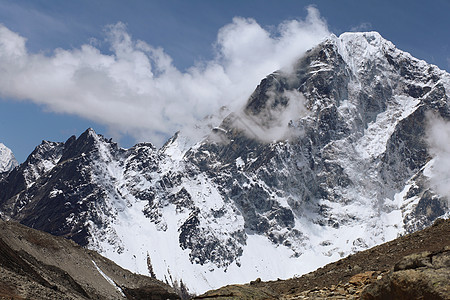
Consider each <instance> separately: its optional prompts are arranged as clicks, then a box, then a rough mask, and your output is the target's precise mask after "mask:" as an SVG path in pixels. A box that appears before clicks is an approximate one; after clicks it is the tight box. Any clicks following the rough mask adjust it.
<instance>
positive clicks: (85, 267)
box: [0, 220, 179, 299]
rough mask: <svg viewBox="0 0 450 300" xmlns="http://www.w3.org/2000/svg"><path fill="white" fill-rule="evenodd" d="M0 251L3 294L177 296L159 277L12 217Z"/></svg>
mask: <svg viewBox="0 0 450 300" xmlns="http://www.w3.org/2000/svg"><path fill="white" fill-rule="evenodd" d="M0 254H1V255H0V270H1V272H0V298H2V299H179V296H178V295H177V294H176V293H175V291H174V290H173V289H172V288H171V287H169V286H168V285H166V284H164V283H162V282H160V281H158V280H156V279H153V278H150V277H146V276H142V275H136V274H133V273H131V272H129V271H127V270H124V269H122V268H120V267H119V266H117V265H116V264H115V263H113V262H112V261H110V260H108V259H106V258H104V257H102V256H100V255H99V254H97V253H96V252H94V251H89V250H86V249H83V248H82V247H80V246H79V245H77V244H75V243H74V242H72V241H69V240H67V239H64V238H60V237H55V236H52V235H50V234H47V233H43V232H39V231H37V230H34V229H30V228H27V227H25V226H22V225H20V224H17V223H14V222H5V221H1V220H0ZM136 295H139V297H136Z"/></svg>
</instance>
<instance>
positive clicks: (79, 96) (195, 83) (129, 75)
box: [0, 7, 329, 145]
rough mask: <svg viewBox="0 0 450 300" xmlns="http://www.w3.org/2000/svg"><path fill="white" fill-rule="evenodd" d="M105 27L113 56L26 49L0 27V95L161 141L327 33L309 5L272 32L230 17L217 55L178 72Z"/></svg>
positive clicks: (154, 50) (156, 51)
mask: <svg viewBox="0 0 450 300" xmlns="http://www.w3.org/2000/svg"><path fill="white" fill-rule="evenodd" d="M106 32H107V41H108V43H109V45H110V50H111V53H102V52H101V51H100V50H99V49H98V48H97V47H95V46H93V45H87V44H86V45H82V46H81V47H80V48H77V49H71V50H64V49H55V50H54V51H53V53H52V54H51V55H44V54H41V53H38V54H35V53H29V52H28V51H27V49H26V39H25V38H24V37H21V36H20V35H18V34H17V33H14V32H12V31H10V30H9V29H8V28H6V27H5V26H3V25H0V95H1V96H3V97H10V98H15V99H27V100H31V101H33V102H35V103H38V104H43V105H45V106H46V107H47V108H48V109H49V110H51V111H55V112H63V113H69V114H75V115H78V116H81V117H84V118H87V119H90V120H94V121H96V122H98V123H102V124H105V125H107V126H108V127H109V128H110V129H111V130H112V131H114V132H116V133H119V134H120V133H125V132H127V133H129V134H131V135H133V136H134V137H135V138H136V139H137V140H147V141H152V142H154V143H155V144H159V145H160V144H161V143H162V142H163V141H164V140H165V139H166V138H167V137H168V136H170V135H172V134H173V133H174V132H175V131H177V130H179V129H181V128H185V127H186V126H192V125H193V124H195V123H197V122H198V121H199V120H201V119H202V118H204V117H205V116H206V115H208V114H212V113H215V112H216V111H217V110H218V109H219V108H220V107H222V106H224V105H226V106H229V107H231V108H232V109H235V108H238V107H240V106H242V105H243V104H244V103H245V100H246V99H247V97H248V96H249V95H250V94H251V92H252V91H253V90H254V88H255V87H256V85H257V84H258V83H259V81H260V80H261V79H262V78H263V77H265V76H266V75H268V74H269V73H271V72H273V71H275V70H277V69H280V68H281V67H283V66H287V65H289V64H290V63H291V62H293V61H294V60H295V59H297V58H298V57H299V56H301V55H302V54H303V53H304V52H305V51H306V50H307V49H309V48H311V47H312V46H314V45H315V44H317V43H318V42H320V41H321V40H322V39H323V38H324V37H325V36H327V35H328V34H329V32H328V29H327V25H326V23H325V21H323V20H322V19H321V18H320V16H319V12H318V11H317V10H316V9H315V8H313V7H309V8H308V15H307V17H306V19H305V20H290V21H286V22H283V23H282V24H280V25H279V26H278V27H277V29H276V30H275V31H274V32H269V31H268V30H266V29H264V28H262V27H261V26H260V25H259V24H258V23H257V22H256V21H255V20H253V19H245V18H234V19H233V22H232V23H230V24H228V25H226V26H224V27H223V28H221V29H220V30H219V32H218V37H217V41H216V44H215V46H216V47H215V48H216V51H217V53H216V57H215V59H213V60H211V61H204V62H202V63H199V64H197V65H196V66H193V67H191V68H189V69H188V70H187V71H185V72H182V71H180V70H178V69H177V68H175V67H174V65H173V64H172V59H171V57H170V56H169V55H167V54H166V53H165V52H164V50H163V49H161V48H158V47H153V46H151V45H149V44H148V43H146V42H144V41H139V40H134V39H133V38H132V37H131V35H130V34H129V33H128V32H127V30H126V26H125V25H124V24H122V23H117V24H115V25H110V26H108V27H107V30H106Z"/></svg>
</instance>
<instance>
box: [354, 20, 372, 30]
mask: <svg viewBox="0 0 450 300" xmlns="http://www.w3.org/2000/svg"><path fill="white" fill-rule="evenodd" d="M371 28H372V24H370V23H369V22H363V23H361V24H359V25H357V26H353V27H352V28H350V31H353V32H360V31H369V30H371Z"/></svg>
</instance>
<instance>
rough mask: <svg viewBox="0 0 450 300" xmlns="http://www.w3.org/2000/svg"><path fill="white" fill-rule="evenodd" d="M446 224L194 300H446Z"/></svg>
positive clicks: (449, 293)
mask: <svg viewBox="0 0 450 300" xmlns="http://www.w3.org/2000/svg"><path fill="white" fill-rule="evenodd" d="M449 233H450V219H447V220H443V219H439V220H437V221H436V222H435V223H434V224H433V226H431V227H429V228H427V229H425V230H422V231H418V232H415V233H412V234H409V235H406V236H403V237H400V238H398V239H395V240H393V241H391V242H388V243H385V244H382V245H379V246H376V247H374V248H371V249H369V250H366V251H362V252H359V253H356V254H354V255H351V256H348V257H346V258H344V259H341V260H339V261H337V262H334V263H331V264H328V265H326V266H324V267H322V268H319V269H318V270H316V271H314V272H311V273H308V274H306V275H303V276H302V277H299V278H293V279H289V280H278V281H268V282H262V281H261V280H260V279H257V280H255V281H252V282H250V283H249V284H245V285H230V286H226V287H223V288H221V289H218V290H214V291H209V292H207V293H205V294H203V295H201V296H198V297H196V298H195V299H405V300H406V299H450V284H449V283H450V234H449Z"/></svg>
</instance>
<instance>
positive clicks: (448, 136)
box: [427, 114, 450, 205]
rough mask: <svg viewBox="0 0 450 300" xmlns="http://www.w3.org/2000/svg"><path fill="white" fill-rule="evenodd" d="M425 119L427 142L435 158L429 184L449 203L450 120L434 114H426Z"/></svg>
mask: <svg viewBox="0 0 450 300" xmlns="http://www.w3.org/2000/svg"><path fill="white" fill-rule="evenodd" d="M427 121H428V126H427V142H428V145H429V147H430V153H431V155H432V156H433V158H434V159H435V161H434V163H433V171H432V174H433V176H432V178H431V184H432V187H433V188H434V189H436V191H437V192H438V193H439V194H441V195H444V196H446V197H447V200H448V201H449V205H450V147H449V145H450V122H447V121H445V120H444V119H442V118H441V117H440V116H438V115H436V114H429V115H427Z"/></svg>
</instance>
